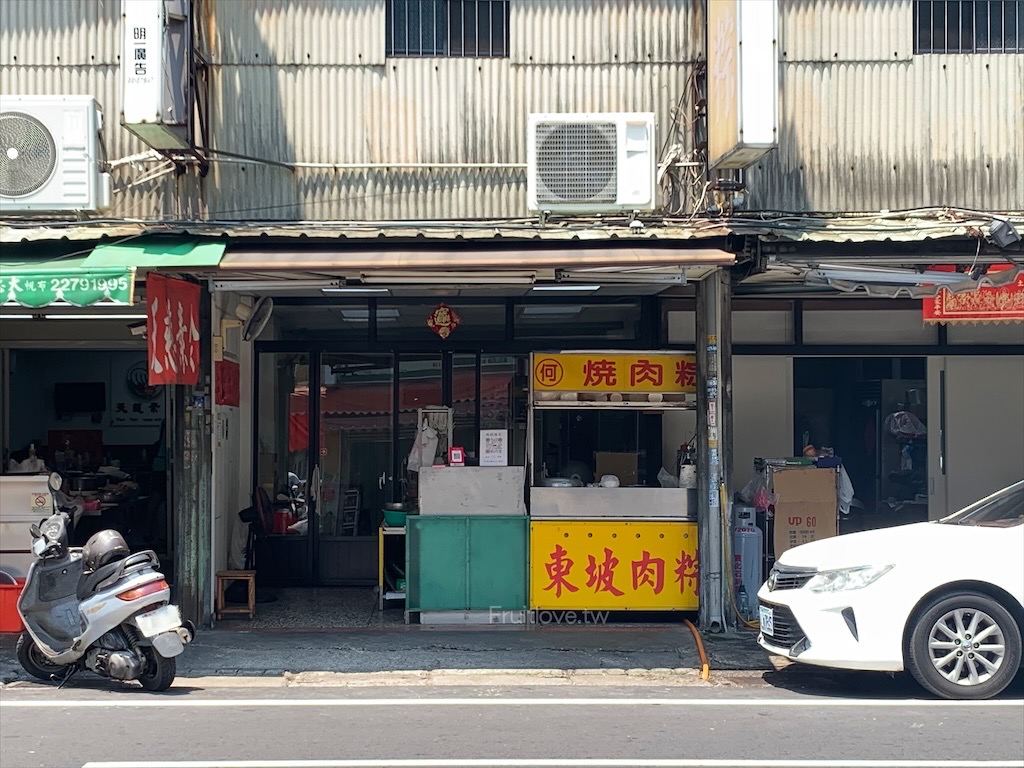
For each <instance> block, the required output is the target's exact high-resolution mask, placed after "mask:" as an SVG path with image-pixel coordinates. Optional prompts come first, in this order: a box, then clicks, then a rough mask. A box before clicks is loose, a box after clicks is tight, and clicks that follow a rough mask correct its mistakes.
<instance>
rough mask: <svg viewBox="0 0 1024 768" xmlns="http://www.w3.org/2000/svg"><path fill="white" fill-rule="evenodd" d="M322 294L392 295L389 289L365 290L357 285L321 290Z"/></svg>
mask: <svg viewBox="0 0 1024 768" xmlns="http://www.w3.org/2000/svg"><path fill="white" fill-rule="evenodd" d="M320 293H326V294H331V295H333V294H349V295H355V294H360V293H362V294H366V293H378V294H379V293H390V291H389V290H388V289H387V288H363V287H359V286H355V285H344V286H341V287H340V288H321V289H320Z"/></svg>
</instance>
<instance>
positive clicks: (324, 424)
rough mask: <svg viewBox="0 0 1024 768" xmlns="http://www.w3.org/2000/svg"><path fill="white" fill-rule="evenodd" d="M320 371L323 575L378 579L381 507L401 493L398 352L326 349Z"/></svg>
mask: <svg viewBox="0 0 1024 768" xmlns="http://www.w3.org/2000/svg"><path fill="white" fill-rule="evenodd" d="M319 371H320V373H321V381H320V391H319V396H318V405H317V412H318V414H319V419H320V431H319V437H318V438H317V439H318V445H317V446H316V459H317V460H316V465H315V467H314V474H315V475H317V476H318V479H319V489H318V493H317V494H316V499H315V501H314V507H315V511H314V514H315V516H316V521H317V525H316V535H315V537H314V557H315V560H316V563H317V581H318V582H319V583H320V584H360V583H375V579H376V575H377V570H376V568H377V527H378V526H379V525H380V519H381V512H380V510H381V508H382V507H383V505H384V504H385V503H386V502H389V501H391V500H392V497H393V494H394V488H393V479H392V478H393V476H394V466H393V464H394V461H393V454H392V445H393V439H392V437H393V427H392V422H393V419H392V414H393V412H394V365H393V363H392V357H391V355H346V354H336V353H324V354H322V355H320V364H319ZM314 437H316V436H314Z"/></svg>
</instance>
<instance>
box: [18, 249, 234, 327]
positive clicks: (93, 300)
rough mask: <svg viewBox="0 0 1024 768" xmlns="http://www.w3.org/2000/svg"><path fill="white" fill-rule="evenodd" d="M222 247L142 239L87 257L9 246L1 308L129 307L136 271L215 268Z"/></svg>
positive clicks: (222, 252) (97, 251) (133, 296)
mask: <svg viewBox="0 0 1024 768" xmlns="http://www.w3.org/2000/svg"><path fill="white" fill-rule="evenodd" d="M224 245H225V244H224V243H223V242H220V241H213V240H195V239H183V238H180V237H140V238H135V239H132V240H126V241H124V242H121V243H112V244H103V245H98V246H96V247H95V248H93V249H92V251H91V252H90V253H89V254H88V255H87V256H80V255H78V253H80V252H76V253H74V254H70V255H60V254H53V253H46V251H47V250H48V249H45V248H39V247H33V248H32V249H31V251H30V252H25V251H24V250H22V249H21V248H17V247H12V246H5V247H4V249H3V252H2V253H0V304H3V305H8V306H10V305H17V306H22V307H30V308H32V309H38V308H40V307H46V306H49V305H50V304H71V305H73V306H76V307H86V306H89V305H91V304H100V303H106V304H113V305H119V306H125V305H131V304H133V303H134V298H135V272H136V269H139V268H141V269H161V268H164V269H166V268H174V269H193V268H196V267H215V266H217V265H218V264H219V263H220V259H221V256H223V255H224Z"/></svg>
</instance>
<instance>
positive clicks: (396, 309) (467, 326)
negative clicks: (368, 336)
mask: <svg viewBox="0 0 1024 768" xmlns="http://www.w3.org/2000/svg"><path fill="white" fill-rule="evenodd" d="M441 303H442V302H440V301H438V302H435V303H431V304H399V303H385V302H380V303H379V304H378V305H377V338H378V339H380V340H383V341H426V342H437V341H438V340H439V338H440V336H439V334H438V333H437V332H436V331H434V330H432V329H431V328H430V326H429V325H428V324H427V321H428V320H429V319H430V318H431V316H433V314H434V311H435V310H436V309H437V307H438V306H439V305H440V304H441ZM443 303H444V304H445V306H447V307H449V308H450V309H451V310H452V311H453V312H454V313H455V318H456V320H457V324H456V325H455V327H454V328H453V329H452V330H451V333H450V335H449V336H448V338H447V339H446V341H447V343H449V344H457V343H459V342H460V341H500V340H503V339H504V338H505V305H504V304H501V303H499V304H469V303H463V302H447V301H446V302H443Z"/></svg>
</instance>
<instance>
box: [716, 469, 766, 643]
mask: <svg viewBox="0 0 1024 768" xmlns="http://www.w3.org/2000/svg"><path fill="white" fill-rule="evenodd" d="M718 498H719V506H720V509H721V512H722V515H721V517H722V558H723V559H724V560H725V572H726V578H727V579H728V581H729V602H730V603H732V610H733V612H734V613H735V614H736V618H737V619H739V620H740V621H741V622H742V623H743V624H744V625H745V626H746V627H747V628H749V629H760V628H761V622H759V621H748V620H747V617H746V616H744V615H743V614H742V613H740V609H739V606H737V605H736V589H735V587H736V585H735V583H734V582H733V580H732V563H731V562H730V561H729V538H728V537H729V524H728V518H729V507H728V505H727V504H726V495H725V483H719V485H718ZM747 597H750V595H747Z"/></svg>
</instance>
